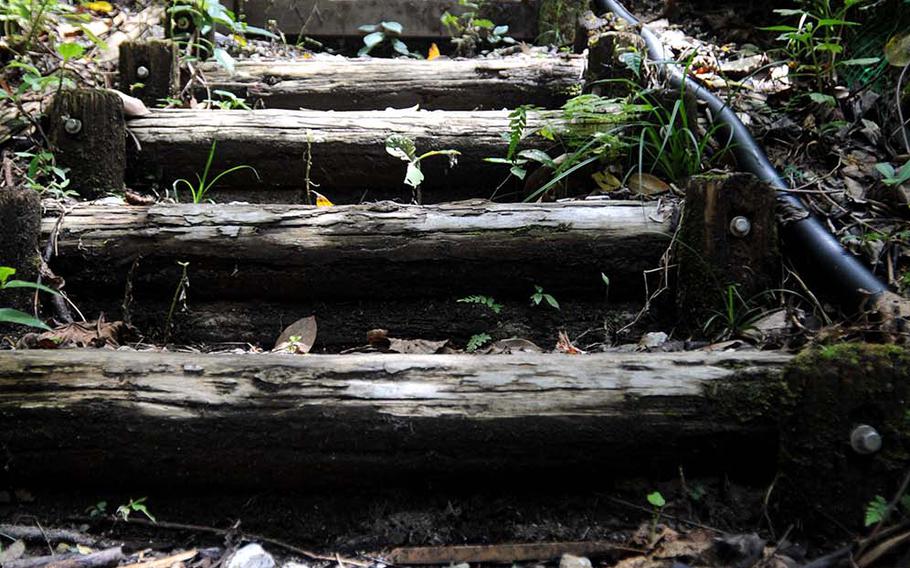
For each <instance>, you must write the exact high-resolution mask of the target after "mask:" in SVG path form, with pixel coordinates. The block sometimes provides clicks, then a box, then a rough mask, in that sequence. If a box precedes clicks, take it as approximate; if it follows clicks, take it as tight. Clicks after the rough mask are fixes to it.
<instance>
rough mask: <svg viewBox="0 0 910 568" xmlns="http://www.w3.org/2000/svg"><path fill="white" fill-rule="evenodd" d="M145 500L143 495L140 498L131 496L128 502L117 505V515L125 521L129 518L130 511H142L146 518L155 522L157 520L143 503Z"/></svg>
mask: <svg viewBox="0 0 910 568" xmlns="http://www.w3.org/2000/svg"><path fill="white" fill-rule="evenodd" d="M145 500H146V497H143V498H141V499H132V498H131V499H130V502H129V503H126V504H124V505H120V506H119V507H117V515H118V516H119V517H120V518H121V519H123V520H124V521H127V520H129V518H130V514H131V513H142V514H143V515H145V516H146V517H148V520H150V521H152V522H153V523H157V522H158V521H157V520H156V519H155V517H154V516H153V515H152V514H151V513H150V512H149V510H148V507H147V506H146V504H145Z"/></svg>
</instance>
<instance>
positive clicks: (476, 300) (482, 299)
mask: <svg viewBox="0 0 910 568" xmlns="http://www.w3.org/2000/svg"><path fill="white" fill-rule="evenodd" d="M458 301H459V302H460V303H462V304H477V305H480V306H485V307H487V308H489V309H490V310H492V312H493V313H494V314H498V313H499V312H501V311H502V304H499V303H497V302H496V300H494V299H493V298H491V297H490V296H480V295H476V296H466V297H464V298H459V299H458Z"/></svg>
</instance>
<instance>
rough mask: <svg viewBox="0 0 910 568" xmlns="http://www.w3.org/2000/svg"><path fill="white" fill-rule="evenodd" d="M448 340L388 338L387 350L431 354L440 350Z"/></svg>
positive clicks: (411, 353)
mask: <svg viewBox="0 0 910 568" xmlns="http://www.w3.org/2000/svg"><path fill="white" fill-rule="evenodd" d="M448 343H449V341H448V340H447V339H444V340H442V341H430V340H429V339H395V338H389V351H391V352H393V353H406V354H410V355H432V354H434V353H439V352H440V351H442V350H443V349H444V348H445V346H446V344H448Z"/></svg>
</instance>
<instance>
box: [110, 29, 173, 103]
mask: <svg viewBox="0 0 910 568" xmlns="http://www.w3.org/2000/svg"><path fill="white" fill-rule="evenodd" d="M119 67H120V90H121V91H123V92H124V93H129V94H131V95H132V96H134V97H137V98H139V99H141V100H142V101H143V102H144V103H146V104H147V105H148V106H150V107H152V106H156V105H157V104H158V103H159V102H160V101H161V100H163V99H166V98H167V97H171V96H174V95H175V94H176V92H177V88H178V87H177V85H178V83H179V80H180V65H179V64H178V63H177V44H176V43H175V42H173V41H167V40H160V39H153V40H148V41H141V42H140V41H127V42H124V43H122V44H120V61H119Z"/></svg>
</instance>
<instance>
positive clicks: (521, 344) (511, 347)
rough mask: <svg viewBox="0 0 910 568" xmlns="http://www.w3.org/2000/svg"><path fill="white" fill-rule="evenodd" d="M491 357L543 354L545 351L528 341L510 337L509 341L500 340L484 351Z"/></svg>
mask: <svg viewBox="0 0 910 568" xmlns="http://www.w3.org/2000/svg"><path fill="white" fill-rule="evenodd" d="M484 352H485V353H487V354H490V355H498V354H508V353H543V349H541V348H540V347H538V346H537V345H536V344H535V343H533V342H531V341H528V340H527V339H521V338H518V337H510V338H509V339H500V340H499V341H496V342H494V343H493V344H492V345H490V346H489V347H487V349H485V350H484Z"/></svg>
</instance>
